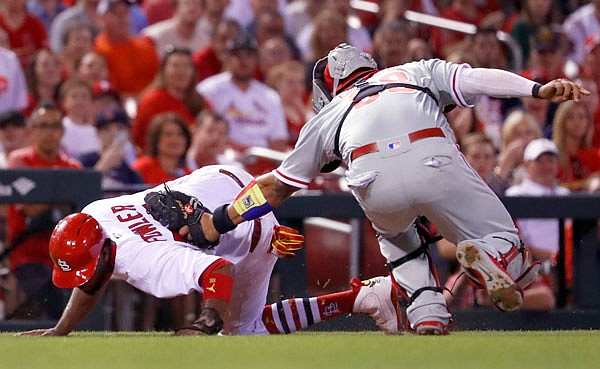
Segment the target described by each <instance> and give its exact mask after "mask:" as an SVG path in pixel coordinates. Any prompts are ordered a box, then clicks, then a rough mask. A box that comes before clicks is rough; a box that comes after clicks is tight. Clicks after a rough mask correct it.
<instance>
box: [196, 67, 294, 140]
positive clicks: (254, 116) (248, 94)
mask: <svg viewBox="0 0 600 369" xmlns="http://www.w3.org/2000/svg"><path fill="white" fill-rule="evenodd" d="M196 90H197V91H198V93H200V94H201V95H202V96H204V98H206V99H207V100H208V101H209V103H210V104H211V105H212V107H213V109H214V110H215V111H216V112H217V113H219V114H221V115H223V116H224V117H225V118H226V119H227V123H228V125H229V138H230V139H231V140H232V141H233V142H235V143H238V144H240V145H244V146H260V147H269V141H271V140H287V139H288V137H289V133H288V130H287V123H286V120H285V113H284V111H283V106H282V104H281V99H280V98H279V95H278V94H277V92H276V91H275V90H273V89H271V88H270V87H268V86H267V85H265V84H264V83H261V82H259V81H256V80H252V81H251V82H250V86H249V88H248V89H247V90H246V91H242V90H240V89H239V87H237V85H236V84H235V83H233V81H232V79H231V73H229V72H225V73H220V74H217V75H216V76H213V77H210V78H207V79H205V80H204V81H202V82H200V83H199V84H198V85H197V86H196Z"/></svg>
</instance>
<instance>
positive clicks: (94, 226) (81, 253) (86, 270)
mask: <svg viewBox="0 0 600 369" xmlns="http://www.w3.org/2000/svg"><path fill="white" fill-rule="evenodd" d="M108 245H112V241H111V240H110V238H108V237H107V235H106V233H105V232H104V229H102V226H101V225H100V223H98V221H97V220H96V219H94V218H93V217H92V216H91V215H88V214H83V213H75V214H71V215H68V216H66V217H65V218H64V219H62V220H61V221H60V222H58V224H57V225H56V227H55V228H54V231H53V232H52V236H51V237H50V257H51V258H52V261H53V262H54V268H53V271H52V282H54V284H55V285H56V286H57V287H61V288H74V287H80V286H82V285H84V284H85V283H87V282H89V281H90V280H92V277H94V274H95V272H96V269H97V266H98V261H99V260H100V259H101V255H102V252H103V249H104V248H105V246H108ZM111 272H112V271H111ZM111 274H112V273H111Z"/></svg>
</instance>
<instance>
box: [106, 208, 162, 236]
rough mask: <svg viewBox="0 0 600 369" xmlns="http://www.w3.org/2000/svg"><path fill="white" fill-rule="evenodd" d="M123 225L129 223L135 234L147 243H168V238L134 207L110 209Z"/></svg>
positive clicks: (128, 225) (128, 226)
mask: <svg viewBox="0 0 600 369" xmlns="http://www.w3.org/2000/svg"><path fill="white" fill-rule="evenodd" d="M110 210H112V212H113V214H115V215H116V217H117V219H118V220H119V222H121V223H127V228H129V229H130V230H131V231H132V232H133V233H135V234H136V235H138V236H140V238H141V239H142V240H144V241H145V242H159V241H166V240H167V239H166V237H165V236H164V235H163V234H162V233H160V231H159V230H158V229H156V227H155V226H154V225H152V223H150V221H149V220H148V219H146V218H145V217H144V215H143V214H142V213H140V212H139V211H137V209H136V208H135V206H134V205H117V206H113V207H111V208H110Z"/></svg>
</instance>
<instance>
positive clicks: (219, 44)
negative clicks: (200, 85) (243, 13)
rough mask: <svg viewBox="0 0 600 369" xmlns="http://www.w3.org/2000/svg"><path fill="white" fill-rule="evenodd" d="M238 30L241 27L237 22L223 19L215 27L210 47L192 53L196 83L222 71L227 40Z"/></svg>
mask: <svg viewBox="0 0 600 369" xmlns="http://www.w3.org/2000/svg"><path fill="white" fill-rule="evenodd" d="M240 30H241V26H240V25H239V23H238V22H236V21H234V20H231V19H224V20H223V21H222V22H221V23H219V25H218V26H217V27H216V29H215V32H214V33H213V35H212V38H211V41H210V45H208V46H207V47H205V48H204V49H200V50H198V51H196V52H195V53H194V55H193V59H194V64H195V65H196V78H197V81H198V82H200V81H202V80H203V79H206V78H208V77H210V76H214V75H216V74H219V73H221V72H222V71H223V61H224V60H225V57H226V56H227V40H229V39H230V38H233V37H234V36H236V35H237V34H238V33H239V32H240Z"/></svg>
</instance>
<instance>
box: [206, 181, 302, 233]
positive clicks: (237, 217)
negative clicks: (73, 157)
mask: <svg viewBox="0 0 600 369" xmlns="http://www.w3.org/2000/svg"><path fill="white" fill-rule="evenodd" d="M298 189H299V188H297V187H293V186H290V185H287V184H285V183H283V182H281V181H280V180H278V179H277V178H276V177H275V176H274V175H273V174H272V173H267V174H263V175H262V176H260V177H258V178H257V179H256V180H255V181H252V182H250V183H249V184H248V185H247V186H246V187H244V188H243V189H242V191H240V193H239V194H238V195H237V196H236V198H235V199H234V201H233V203H232V204H230V205H228V206H227V207H225V208H223V209H222V212H221V211H220V209H219V208H217V209H216V210H215V214H207V213H206V214H204V215H203V216H202V218H201V220H200V223H201V225H202V230H203V231H204V235H205V237H206V239H207V240H209V241H216V240H217V239H219V235H220V234H221V233H225V232H223V231H224V230H225V231H226V230H227V229H228V228H231V229H233V228H235V226H236V225H238V224H240V223H242V222H244V221H246V220H251V219H255V218H258V217H260V216H262V215H264V214H266V213H268V212H269V211H271V210H272V209H274V208H277V207H278V206H279V205H281V204H282V203H283V202H284V201H285V200H287V199H288V198H289V197H290V196H291V195H292V194H293V193H294V192H296V191H297V190H298ZM229 222H230V223H229ZM225 223H226V224H225ZM215 224H216V226H215ZM226 225H228V226H226ZM232 227H233V228H232ZM217 228H219V230H217Z"/></svg>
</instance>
